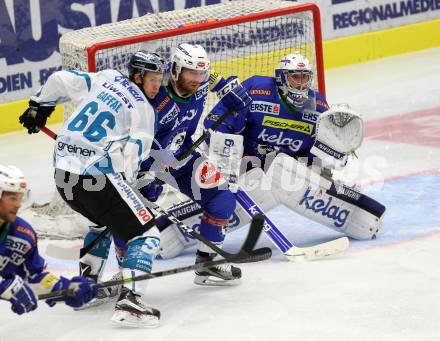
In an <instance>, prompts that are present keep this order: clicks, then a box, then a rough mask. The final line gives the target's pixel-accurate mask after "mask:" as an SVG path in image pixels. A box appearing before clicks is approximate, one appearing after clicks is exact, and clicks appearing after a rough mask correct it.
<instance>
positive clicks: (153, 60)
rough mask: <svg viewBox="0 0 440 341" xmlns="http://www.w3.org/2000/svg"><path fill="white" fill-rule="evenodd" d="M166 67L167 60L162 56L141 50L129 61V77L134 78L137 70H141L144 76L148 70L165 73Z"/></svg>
mask: <svg viewBox="0 0 440 341" xmlns="http://www.w3.org/2000/svg"><path fill="white" fill-rule="evenodd" d="M165 69H166V65H165V61H164V60H163V58H162V57H161V56H159V55H158V54H157V53H152V52H147V51H145V50H141V51H138V52H136V53H135V54H133V55H132V56H131V58H130V61H129V62H128V77H129V78H130V79H133V76H134V74H135V73H136V72H140V73H141V76H142V77H143V76H144V75H145V73H146V72H158V73H164V72H165Z"/></svg>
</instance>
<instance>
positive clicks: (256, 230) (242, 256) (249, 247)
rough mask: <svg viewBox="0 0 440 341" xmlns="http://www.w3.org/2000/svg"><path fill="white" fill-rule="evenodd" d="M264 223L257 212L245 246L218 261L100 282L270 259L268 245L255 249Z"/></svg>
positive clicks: (102, 285)
mask: <svg viewBox="0 0 440 341" xmlns="http://www.w3.org/2000/svg"><path fill="white" fill-rule="evenodd" d="M263 223H264V217H263V216H262V215H260V214H256V215H255V216H254V218H253V219H252V223H251V226H250V228H249V231H253V232H252V233H251V232H249V234H248V237H247V238H246V241H245V242H244V244H243V246H242V247H241V249H240V251H239V252H238V253H237V254H235V255H233V257H230V258H228V259H226V258H225V259H219V260H216V261H208V262H203V263H197V264H193V265H189V266H184V267H179V268H175V269H170V270H164V271H158V272H153V273H151V274H145V275H140V276H136V277H133V278H123V279H120V280H113V281H107V282H102V283H99V284H98V285H99V287H100V288H106V287H111V286H115V285H123V284H127V283H131V282H137V281H143V280H146V279H154V278H159V277H165V276H170V275H174V274H178V273H182V272H187V271H191V270H201V269H205V268H210V267H213V266H217V265H221V264H225V263H251V262H260V261H263V260H266V259H269V258H270V257H271V255H272V250H271V249H270V248H268V247H263V248H259V249H257V250H253V248H254V246H255V245H256V243H257V241H258V237H259V235H260V234H261V230H262V228H263ZM72 293H73V291H72V289H66V290H61V291H55V292H51V293H48V294H42V295H38V299H39V300H46V299H50V298H58V297H63V296H69V295H72Z"/></svg>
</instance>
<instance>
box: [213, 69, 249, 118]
mask: <svg viewBox="0 0 440 341" xmlns="http://www.w3.org/2000/svg"><path fill="white" fill-rule="evenodd" d="M212 91H215V92H217V96H218V98H220V100H221V102H222V103H223V105H224V106H225V107H226V108H228V109H231V110H235V111H237V112H239V113H241V112H243V111H245V110H246V109H247V108H248V107H249V105H250V104H251V103H252V98H251V97H250V96H249V94H248V93H247V91H246V89H245V88H244V87H243V85H241V83H240V81H239V79H238V78H237V77H235V76H231V77H229V78H228V79H224V78H220V79H219V80H218V83H217V84H216V85H215V86H214V87H213V88H212Z"/></svg>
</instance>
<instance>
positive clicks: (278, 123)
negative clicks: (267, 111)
mask: <svg viewBox="0 0 440 341" xmlns="http://www.w3.org/2000/svg"><path fill="white" fill-rule="evenodd" d="M263 125H264V126H266V127H271V128H277V129H288V130H293V131H298V132H300V133H304V134H307V135H311V134H312V131H313V125H311V124H310V123H306V122H301V121H295V120H287V119H285V118H278V117H271V116H264V118H263Z"/></svg>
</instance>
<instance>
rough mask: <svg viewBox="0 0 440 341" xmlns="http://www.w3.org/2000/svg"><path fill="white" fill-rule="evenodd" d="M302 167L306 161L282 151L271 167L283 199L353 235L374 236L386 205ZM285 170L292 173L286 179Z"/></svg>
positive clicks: (319, 219)
mask: <svg viewBox="0 0 440 341" xmlns="http://www.w3.org/2000/svg"><path fill="white" fill-rule="evenodd" d="M278 158H279V159H278ZM286 158H289V159H290V160H287V159H286ZM277 159H278V160H277ZM287 161H288V162H287ZM302 167H305V165H302V164H300V163H298V161H296V160H295V159H293V158H291V157H289V156H287V155H282V154H280V155H278V156H277V158H275V160H274V162H273V163H272V165H271V167H270V168H269V169H268V173H270V174H272V180H273V182H272V185H273V187H272V189H273V193H274V195H275V196H276V197H277V198H278V200H280V202H281V203H283V204H284V205H286V206H287V207H289V208H291V209H292V210H294V211H295V212H297V213H299V214H301V215H302V216H305V217H307V218H309V219H311V220H313V221H316V222H318V223H321V224H323V225H325V226H328V227H330V228H332V229H334V230H336V231H338V232H342V233H344V234H346V235H347V236H349V237H352V238H354V239H359V240H366V239H371V238H374V237H375V235H376V234H377V232H378V231H379V229H380V227H381V225H382V217H383V214H384V212H385V206H383V205H382V204H380V203H379V202H377V201H375V200H374V199H372V198H369V197H368V196H366V195H364V194H362V193H359V192H357V191H355V190H353V189H351V188H349V187H346V186H343V185H335V184H334V183H332V182H331V181H329V180H327V179H325V178H322V177H321V176H320V175H318V174H317V173H314V172H313V170H310V169H309V170H307V169H306V170H304V169H303V168H302ZM285 174H291V175H292V178H291V179H286V177H285ZM292 179H293V180H292Z"/></svg>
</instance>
